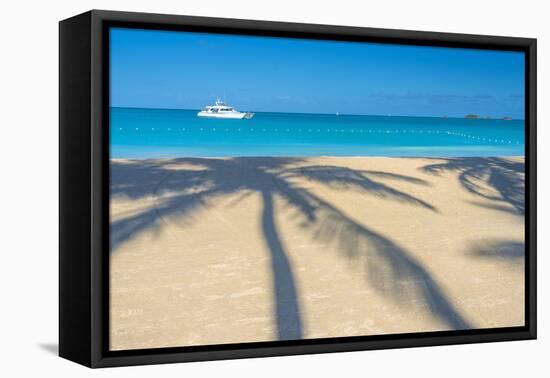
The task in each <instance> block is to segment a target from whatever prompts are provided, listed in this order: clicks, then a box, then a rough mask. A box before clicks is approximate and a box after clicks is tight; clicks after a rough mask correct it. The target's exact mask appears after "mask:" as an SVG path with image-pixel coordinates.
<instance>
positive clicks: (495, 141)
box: [118, 127, 520, 144]
mask: <svg viewBox="0 0 550 378" xmlns="http://www.w3.org/2000/svg"><path fill="white" fill-rule="evenodd" d="M129 129H130V130H132V129H133V130H135V131H141V130H142V129H141V128H139V127H135V128H129ZM124 130H125V128H123V127H119V128H118V131H124ZM143 130H147V129H143ZM150 130H151V131H154V132H162V131H180V130H181V131H183V132H192V131H201V132H232V131H236V132H242V131H245V132H246V131H248V132H262V133H263V132H276V133H280V132H283V133H288V132H292V131H297V132H299V133H302V132H307V133H349V134H353V133H371V134H436V135H449V136H456V137H462V138H466V139H470V140H478V141H481V142H489V143H493V144H520V142H519V141H517V140H509V139H499V138H489V137H482V136H477V135H474V134H467V133H461V132H457V131H447V130H425V129H420V130H411V129H395V130H387V129H364V128H359V129H357V128H350V129H339V128H326V129H321V128H319V129H311V128H308V129H302V128H298V129H294V130H291V129H290V128H284V129H279V128H275V129H271V130H268V129H265V128H257V129H254V128H249V129H243V128H240V127H239V128H236V129H235V128H224V129H217V128H215V127H213V128H204V127H201V128H199V129H192V128H191V129H189V128H185V127H183V128H181V129H179V130H178V129H174V130H172V128H167V129H159V128H155V127H151V128H150Z"/></svg>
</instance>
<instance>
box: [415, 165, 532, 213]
mask: <svg viewBox="0 0 550 378" xmlns="http://www.w3.org/2000/svg"><path fill="white" fill-rule="evenodd" d="M437 160H443V162H441V163H435V164H429V165H426V166H424V167H422V168H421V169H422V170H423V171H425V172H428V173H432V174H439V173H441V172H445V171H450V172H457V173H458V179H459V181H460V184H461V185H462V187H463V188H465V189H466V190H467V191H468V192H470V193H472V194H475V195H476V196H479V197H480V198H483V199H486V200H489V201H491V203H490V204H480V206H483V207H487V208H491V209H494V210H501V211H504V212H508V213H510V212H513V213H515V214H516V215H524V214H525V163H524V161H515V160H509V159H504V158H498V157H487V158H483V157H466V158H437Z"/></svg>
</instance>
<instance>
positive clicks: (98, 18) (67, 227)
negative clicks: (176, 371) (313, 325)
mask: <svg viewBox="0 0 550 378" xmlns="http://www.w3.org/2000/svg"><path fill="white" fill-rule="evenodd" d="M112 26H123V27H132V28H144V29H157V30H185V31H203V32H213V33H224V34H246V35H265V36H281V37H300V38H310V39H323V40H343V41H366V42H383V43H399V44H409V45H426V46H446V47H464V48H473V49H490V50H511V51H522V52H524V53H525V68H526V69H525V112H526V114H525V125H526V127H525V133H526V135H525V141H526V146H525V148H526V152H525V159H526V172H525V173H526V189H525V201H526V212H525V242H526V256H525V257H526V260H525V283H526V285H525V290H526V292H525V326H523V327H511V328H492V329H472V330H462V331H441V332H422V333H410V334H391V335H378V336H361V337H339V338H330V339H311V340H296V341H274V342H259V343H258V342H256V343H243V344H228V345H208V346H190V347H173V348H159V349H143V350H128V351H109V350H108V309H109V294H108V284H109V282H108V272H109V267H108V262H109V260H108V256H109V187H108V183H109V133H108V123H109V113H108V105H109V91H108V88H109V86H108V83H109V72H108V57H109V56H108V51H109V39H108V33H107V32H108V29H109V27H112ZM59 46H60V47H59V89H60V94H59V128H60V129H59V130H60V131H59V172H60V174H59V185H60V192H59V212H60V217H59V218H60V224H59V354H60V356H61V357H64V358H67V359H69V360H72V361H75V362H77V363H80V364H83V365H86V366H88V367H94V368H95V367H109V366H120V365H139V364H157V363H169V362H186V361H202V360H218V359H232V358H250V357H265V356H280V355H296V354H308V353H327V352H343V351H356V350H369V349H385V348H406V347H419V346H432V345H447V344H465V343H480V342H495V341H508V340H526V339H535V338H536V328H537V326H536V322H537V316H536V312H537V311H536V309H537V297H536V292H537V288H536V84H537V83H536V60H537V57H536V39H530V38H515V37H497V36H485V35H468V34H449V33H435V32H419V31H407V30H387V29H374V28H359V27H349V26H329V25H312V24H297V23H283V22H267V21H251V20H236V19H224V18H205V17H190V16H176V15H162V14H146V13H130V12H114V11H103V10H92V11H89V12H86V13H84V14H81V15H78V16H75V17H72V18H69V19H67V20H64V21H61V22H60V24H59Z"/></svg>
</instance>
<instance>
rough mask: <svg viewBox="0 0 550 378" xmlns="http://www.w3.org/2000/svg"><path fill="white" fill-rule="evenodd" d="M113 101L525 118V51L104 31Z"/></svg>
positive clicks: (166, 105) (151, 105) (159, 105)
mask: <svg viewBox="0 0 550 378" xmlns="http://www.w3.org/2000/svg"><path fill="white" fill-rule="evenodd" d="M110 46H111V63H110V64H111V105H112V106H121V107H144V108H174V109H178V108H181V109H199V108H202V107H203V106H205V105H209V104H212V103H213V102H214V101H215V99H216V98H217V97H220V98H223V97H224V94H225V98H226V100H227V102H228V103H230V105H233V106H234V107H236V108H237V109H238V110H248V111H272V112H303V113H336V112H340V113H342V114H376V115H387V114H391V115H404V116H443V115H447V116H449V117H463V116H464V115H466V114H468V113H475V114H478V115H480V116H490V117H504V116H510V117H513V118H524V98H523V96H524V58H523V53H519V52H503V51H485V50H470V49H451V48H440V47H417V46H403V45H384V44H371V43H353V42H339V41H315V40H303V39H290V38H272V37H251V36H231V35H216V34H206V33H190V32H168V31H153V30H139V29H120V28H115V29H111V44H110Z"/></svg>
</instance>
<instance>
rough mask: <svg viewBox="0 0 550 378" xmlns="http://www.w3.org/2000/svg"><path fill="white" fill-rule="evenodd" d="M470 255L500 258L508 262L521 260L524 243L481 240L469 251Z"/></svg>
mask: <svg viewBox="0 0 550 378" xmlns="http://www.w3.org/2000/svg"><path fill="white" fill-rule="evenodd" d="M469 254H470V256H474V257H478V258H484V259H493V260H501V261H506V262H510V263H516V262H523V261H524V258H525V243H523V242H518V241H515V240H500V239H495V240H483V241H481V242H479V243H476V244H475V245H474V246H473V247H472V250H471V251H470V252H469Z"/></svg>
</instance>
